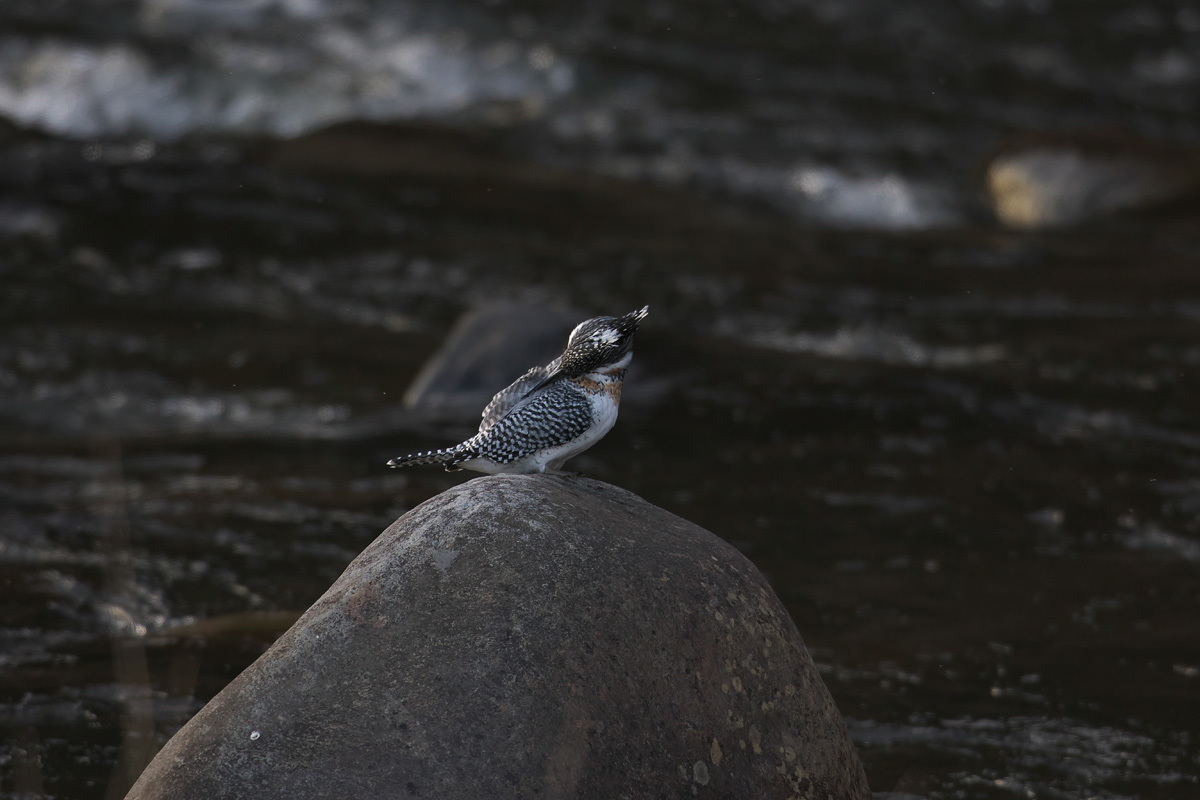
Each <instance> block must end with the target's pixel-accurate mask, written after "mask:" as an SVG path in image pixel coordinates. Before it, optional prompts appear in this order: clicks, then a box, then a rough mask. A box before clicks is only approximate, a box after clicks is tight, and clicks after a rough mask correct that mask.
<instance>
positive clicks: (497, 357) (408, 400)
mask: <svg viewBox="0 0 1200 800" xmlns="http://www.w3.org/2000/svg"><path fill="white" fill-rule="evenodd" d="M613 313H617V312H613ZM589 316H590V315H589V314H586V313H583V312H580V311H571V310H567V309H559V308H552V307H544V306H522V305H511V304H500V305H494V306H487V307H485V308H477V309H475V310H473V311H469V312H467V313H466V314H464V315H463V317H462V318H461V319H459V321H458V322H457V323H456V324H455V326H454V329H453V330H452V331H450V335H449V336H448V337H447V338H446V341H445V342H444V343H443V344H442V346H441V347H439V348H438V351H437V352H436V353H435V354H434V355H433V356H432V357H431V358H430V359H429V361H427V362H426V363H425V366H423V367H422V368H421V371H420V373H418V374H417V377H416V378H415V379H413V383H412V386H410V387H409V389H408V391H407V392H406V393H405V395H404V404H405V405H406V406H408V407H409V408H425V409H443V408H448V409H470V410H477V411H482V410H483V407H484V406H485V405H487V403H488V401H489V400H491V399H492V395H494V394H495V393H496V392H498V391H500V390H501V389H503V388H504V387H505V386H508V385H509V384H510V383H512V382H513V381H514V380H516V379H517V378H519V377H520V376H521V375H523V374H525V372H526V370H528V369H529V368H530V367H533V366H538V365H541V364H546V363H548V362H549V361H551V360H552V359H554V358H556V357H557V356H558V355H560V354H561V353H562V351H563V347H565V346H566V344H567V336H568V334H570V333H571V330H572V329H573V328H574V327H575V326H576V325H577V324H579V323H580V322H583V321H584V320H585V319H587V318H588V317H589Z"/></svg>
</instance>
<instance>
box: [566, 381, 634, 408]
mask: <svg viewBox="0 0 1200 800" xmlns="http://www.w3.org/2000/svg"><path fill="white" fill-rule="evenodd" d="M569 380H570V382H571V383H573V384H575V386H577V387H579V388H580V389H581V390H582V391H583V393H584V394H586V395H588V396H589V397H592V398H593V399H595V398H597V397H600V396H603V397H606V398H607V399H608V400H611V401H612V402H613V403H620V402H621V387H622V386H623V385H624V383H625V382H624V381H623V380H621V378H620V377H612V376H609V375H604V376H601V377H594V376H592V375H581V376H579V377H577V378H570V379H569Z"/></svg>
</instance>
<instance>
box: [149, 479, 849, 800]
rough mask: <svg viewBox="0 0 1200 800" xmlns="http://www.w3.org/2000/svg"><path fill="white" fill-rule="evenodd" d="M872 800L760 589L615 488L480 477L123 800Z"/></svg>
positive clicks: (340, 587) (420, 519) (195, 725)
mask: <svg viewBox="0 0 1200 800" xmlns="http://www.w3.org/2000/svg"><path fill="white" fill-rule="evenodd" d="M535 796H536V797H543V798H597V800H599V799H600V798H603V799H604V800H614V799H615V798H636V799H637V800H641V798H651V797H692V796H697V797H722V798H724V797H729V798H748V797H754V798H792V797H795V798H820V799H821V800H826V799H827V798H838V800H842V799H845V800H867V798H870V797H871V793H870V791H869V790H868V788H867V782H866V779H865V776H864V773H863V770H862V766H861V764H860V762H859V759H858V756H857V754H856V752H855V750H854V747H853V745H852V744H851V742H850V739H849V736H848V734H847V731H846V726H845V724H844V721H843V719H842V717H841V715H840V713H839V712H838V710H837V708H836V706H835V705H834V702H833V699H832V698H831V697H830V695H829V692H828V690H827V689H826V687H825V685H824V684H823V683H822V681H821V677H820V675H819V674H818V672H817V670H816V667H815V666H814V664H813V662H812V659H811V658H810V656H809V654H808V651H807V649H806V648H805V646H804V643H803V641H802V640H801V638H800V634H799V633H798V632H797V630H796V627H795V625H794V624H793V623H792V620H791V618H790V617H789V616H788V614H787V611H786V610H784V608H783V606H782V605H781V604H780V602H779V600H778V598H776V596H775V594H774V593H773V592H772V591H771V588H770V587H769V585H768V584H767V581H766V579H765V578H764V577H763V576H762V574H761V573H760V572H759V571H758V570H757V569H756V568H755V567H754V566H753V565H752V564H751V563H750V562H749V561H747V560H746V558H744V557H743V556H742V555H741V554H740V553H739V552H738V551H737V550H735V549H734V548H733V547H731V546H730V545H728V544H727V543H725V542H724V541H722V540H721V539H719V538H717V537H716V536H714V535H713V534H711V533H709V532H708V531H706V530H704V529H702V528H700V527H698V526H696V525H694V524H692V523H690V522H687V521H686V520H683V519H681V518H679V517H677V516H675V515H673V514H670V513H668V512H666V511H664V510H662V509H660V508H658V507H656V506H654V505H651V504H650V503H647V502H646V501H644V500H642V499H641V498H639V497H637V496H636V495H633V494H631V493H629V492H627V491H624V490H622V489H618V488H615V487H613V486H609V485H607V484H604V483H600V482H597V481H592V480H587V479H582V478H574V477H560V476H546V475H497V476H487V477H482V478H477V479H475V480H472V481H469V482H467V483H464V484H462V485H460V486H457V487H455V488H453V489H450V490H448V491H446V492H444V493H442V494H440V495H438V496H437V497H434V498H433V499H431V500H429V501H427V502H426V503H424V504H422V505H420V506H418V507H417V508H415V509H413V510H412V511H410V512H408V513H407V514H405V515H404V516H403V517H401V518H400V519H399V520H397V521H396V522H395V523H393V524H392V525H391V526H390V527H389V528H388V529H387V530H386V531H384V533H383V534H382V535H381V536H379V538H377V539H376V540H375V541H374V542H373V543H372V544H371V545H370V546H369V547H368V548H367V549H366V550H364V551H363V553H362V554H361V555H360V556H359V557H358V558H357V559H355V560H354V561H353V563H351V564H350V566H349V567H347V568H346V571H345V572H344V573H343V574H342V576H341V577H340V578H339V579H338V580H337V582H336V583H335V584H334V585H333V586H332V587H331V588H330V589H329V591H328V592H326V593H325V595H324V596H322V597H321V598H320V599H319V600H318V601H317V602H316V603H315V604H314V605H313V606H312V607H311V608H310V609H309V610H308V611H307V612H305V614H304V615H303V616H302V617H301V618H300V619H299V620H298V621H297V622H296V624H295V625H294V626H293V627H292V628H291V629H290V630H289V631H288V632H287V633H286V634H284V635H283V636H282V637H281V638H280V639H279V640H278V641H277V642H276V643H275V644H274V645H273V646H272V647H271V648H270V649H269V650H268V651H267V652H266V653H265V654H264V655H263V656H262V657H261V658H259V659H258V660H257V661H256V662H255V663H254V664H252V665H251V666H250V667H249V668H248V669H246V671H245V672H243V673H242V674H241V675H240V676H238V678H236V679H235V680H234V681H233V682H232V683H231V684H230V685H229V686H228V687H226V688H225V689H224V690H223V691H222V692H221V693H220V694H218V695H217V697H215V698H214V699H213V700H212V701H211V702H210V703H209V704H208V705H206V706H205V707H204V708H203V709H202V710H201V711H200V712H199V713H198V714H197V715H196V716H195V717H194V718H193V719H192V720H191V721H189V722H188V723H187V724H186V725H185V726H184V727H183V728H182V729H181V730H180V731H179V732H178V733H177V734H176V735H175V737H174V738H172V739H171V741H170V742H168V744H167V745H166V747H165V748H164V749H163V750H162V751H161V752H160V753H159V754H158V755H157V757H156V758H155V759H154V760H153V762H152V763H151V764H150V766H149V767H148V768H147V769H146V771H145V772H144V773H143V775H142V776H141V778H140V779H139V780H138V782H137V784H136V785H135V786H134V788H133V789H132V791H131V792H130V794H129V798H132V799H133V800H150V798H172V800H189V798H196V799H197V800H217V799H218V798H245V797H254V798H258V799H259V800H266V799H267V798H288V799H289V800H307V799H309V798H311V799H312V800H316V798H321V799H322V800H324V799H325V798H342V797H345V798H365V797H370V798H407V797H434V798H473V799H474V798H521V797H535Z"/></svg>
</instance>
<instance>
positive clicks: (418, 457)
mask: <svg viewBox="0 0 1200 800" xmlns="http://www.w3.org/2000/svg"><path fill="white" fill-rule="evenodd" d="M465 451H466V447H465V444H460V445H456V446H455V447H448V448H446V449H445V450H427V451H426V452H424V453H409V454H408V455H406V456H397V457H396V458H393V459H392V460H391V461H389V462H387V465H388V466H389V467H415V466H419V465H421V464H445V465H446V469H447V470H451V471H452V470H455V469H458V468H457V467H456V466H455V464H456V463H457V462H459V461H462V460H463V454H464V453H465Z"/></svg>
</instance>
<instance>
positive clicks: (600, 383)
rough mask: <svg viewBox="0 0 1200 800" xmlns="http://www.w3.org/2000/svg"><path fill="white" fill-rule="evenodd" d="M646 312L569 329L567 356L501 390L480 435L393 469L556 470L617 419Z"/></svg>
mask: <svg viewBox="0 0 1200 800" xmlns="http://www.w3.org/2000/svg"><path fill="white" fill-rule="evenodd" d="M648 310H649V307H648V306H647V307H645V308H642V309H641V310H639V311H634V312H632V313H629V314H626V315H624V316H622V317H596V318H594V319H590V320H586V321H585V322H581V323H580V324H579V325H577V326H576V327H575V330H573V331H572V332H571V336H570V338H569V339H568V341H567V348H566V350H565V351H563V354H562V355H561V356H559V357H558V358H556V359H554V360H553V361H551V362H550V363H549V364H547V365H546V366H544V367H534V368H533V369H531V370H529V371H528V372H526V373H525V374H524V375H522V376H521V377H520V378H518V379H517V380H516V381H514V382H513V383H512V384H511V385H510V386H508V387H506V388H505V389H502V390H501V391H499V392H497V393H496V396H495V397H493V398H492V401H491V402H490V403H488V405H487V408H485V409H484V410H483V420H482V422H481V423H480V425H479V432H478V433H476V434H475V435H474V436H472V437H471V438H470V439H468V440H467V441H465V442H463V443H461V444H459V445H456V446H455V447H450V448H446V449H441V450H430V451H428V452H425V453H413V454H412V455H407V456H401V457H399V458H393V459H392V460H391V461H389V462H388V466H391V467H407V466H413V465H417V464H444V465H445V467H446V469H447V470H456V469H464V468H465V469H471V470H476V471H478V472H487V473H497V472H546V471H551V472H554V471H557V470H558V469H559V468H560V467H561V466H562V464H563V462H565V461H566V460H567V459H568V458H571V457H572V456H575V455H578V454H579V453H581V452H583V451H584V450H586V449H587V448H589V447H591V446H592V445H593V444H595V443H596V442H597V441H599V440H600V438H601V437H603V436H604V434H606V433H608V431H609V430H610V429H611V428H612V426H613V424H614V423H615V422H616V419H617V409H618V406H619V404H620V399H621V386H622V382H623V380H624V378H625V368H626V367H627V366H628V365H629V362H630V360H631V359H632V358H633V334H634V333H635V332H636V331H637V329H638V325H639V324H640V323H641V321H642V320H643V319H644V318H645V317H646V314H647V312H648Z"/></svg>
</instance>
